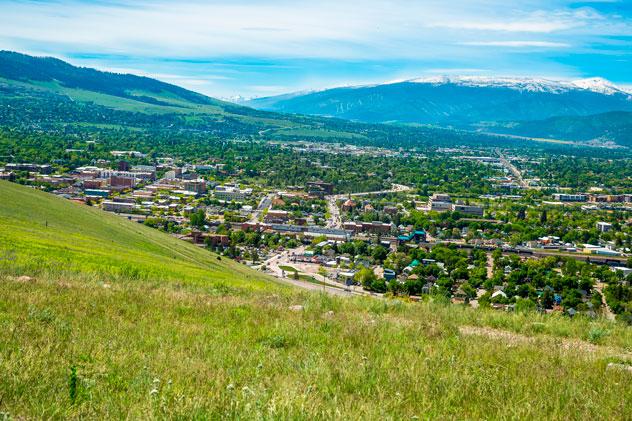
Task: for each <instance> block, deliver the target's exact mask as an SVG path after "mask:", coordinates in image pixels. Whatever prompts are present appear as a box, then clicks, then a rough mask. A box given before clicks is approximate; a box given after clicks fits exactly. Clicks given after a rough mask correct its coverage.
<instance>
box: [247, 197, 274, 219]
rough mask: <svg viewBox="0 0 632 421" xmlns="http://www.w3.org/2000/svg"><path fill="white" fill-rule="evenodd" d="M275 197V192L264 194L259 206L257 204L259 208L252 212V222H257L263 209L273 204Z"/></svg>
mask: <svg viewBox="0 0 632 421" xmlns="http://www.w3.org/2000/svg"><path fill="white" fill-rule="evenodd" d="M273 197H274V194H273V193H270V194H268V195H266V196H264V197H263V199H261V201H260V202H259V206H257V209H256V210H255V211H254V212H253V213H252V217H251V218H250V220H251V221H252V222H257V221H258V220H259V216H260V215H261V214H262V213H263V211H265V210H266V209H268V208H269V207H270V205H272V198H273Z"/></svg>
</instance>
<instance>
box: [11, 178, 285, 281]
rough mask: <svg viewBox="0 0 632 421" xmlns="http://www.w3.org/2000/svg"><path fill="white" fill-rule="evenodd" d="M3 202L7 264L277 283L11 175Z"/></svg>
mask: <svg viewBox="0 0 632 421" xmlns="http://www.w3.org/2000/svg"><path fill="white" fill-rule="evenodd" d="M0 203H1V204H2V205H0V220H2V224H0V243H2V245H3V246H2V249H3V250H2V251H3V252H4V253H5V255H4V256H3V259H2V261H0V265H1V266H0V267H2V268H3V269H6V270H10V271H12V272H15V273H18V272H19V273H29V274H32V275H34V276H37V275H39V274H44V275H46V276H53V275H54V276H74V275H76V274H80V275H85V274H94V276H95V278H96V279H100V280H102V281H104V282H108V281H112V280H116V279H119V278H120V279H138V280H147V279H152V280H155V281H156V280H157V281H159V280H165V281H176V282H184V281H188V282H194V283H204V284H205V285H213V284H217V285H225V286H228V287H246V286H247V287H248V288H255V289H257V288H263V287H266V288H274V287H275V285H274V284H273V285H270V284H269V281H268V282H266V281H264V280H263V278H264V277H263V276H262V275H260V274H259V273H258V272H254V271H250V270H246V269H245V268H244V267H243V266H241V265H237V264H236V263H234V262H232V261H230V260H228V259H224V260H218V259H217V256H216V255H214V254H212V253H209V252H208V251H206V250H202V249H200V248H198V247H196V246H194V245H192V244H189V243H187V242H184V241H181V240H178V239H176V238H174V237H171V236H169V235H166V234H164V233H162V232H160V231H157V230H155V229H151V228H149V227H146V226H144V225H141V224H137V223H132V222H130V221H127V220H125V219H123V218H120V217H118V216H115V215H113V214H109V213H106V212H103V211H101V210H100V209H97V208H92V207H89V206H85V205H79V204H76V203H73V202H70V201H68V200H65V199H62V198H58V197H56V196H53V195H50V194H46V193H43V192H40V191H37V190H34V189H30V188H26V187H23V186H19V185H17V184H12V183H8V182H5V181H0Z"/></svg>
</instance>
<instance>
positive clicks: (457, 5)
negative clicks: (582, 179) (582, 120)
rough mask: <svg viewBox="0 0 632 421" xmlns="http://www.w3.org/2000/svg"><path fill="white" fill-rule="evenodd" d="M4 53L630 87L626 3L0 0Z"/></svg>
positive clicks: (130, 63)
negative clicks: (587, 81) (591, 80)
mask: <svg viewBox="0 0 632 421" xmlns="http://www.w3.org/2000/svg"><path fill="white" fill-rule="evenodd" d="M0 11H1V13H0V49H8V50H15V51H20V52H25V53H31V54H37V55H52V56H56V57H59V58H62V59H66V60H68V61H70V62H71V63H73V64H78V65H84V66H91V67H97V68H99V69H104V70H112V71H119V72H131V73H137V74H144V75H149V76H153V77H157V78H159V79H161V80H165V81H167V82H171V83H175V84H178V85H181V86H184V87H187V88H190V89H193V90H196V91H200V92H203V93H206V94H209V95H214V96H221V97H228V96H233V95H244V96H265V95H272V94H278V93H283V92H289V91H296V90H309V89H321V88H326V87H333V86H340V85H355V84H367V83H379V82H385V81H391V80H397V79H408V78H415V77H424V76H429V75H438V74H440V75H443V74H447V75H453V74H465V75H485V76H494V75H498V76H534V77H547V78H553V79H575V78H583V77H593V76H600V77H604V78H606V79H609V80H611V81H613V82H615V83H617V84H620V85H624V86H627V87H632V1H630V0H620V1H617V0H602V1H592V2H577V1H564V0H548V1H544V0H524V1H511V0H502V1H501V0H456V1H449V0H443V1H439V0H428V1H423V0H418V1H413V0H361V1H360V0H347V1H345V0H336V1H333V0H312V1H302V0H293V1H292V0H269V1H256V0H232V1H215V0H208V1H177V2H176V1H164V0H162V1H161V0H136V1H129V0H116V1H79V0H72V1H69V0H50V1H47V0H39V1H38V0H32V1H15V0H0Z"/></svg>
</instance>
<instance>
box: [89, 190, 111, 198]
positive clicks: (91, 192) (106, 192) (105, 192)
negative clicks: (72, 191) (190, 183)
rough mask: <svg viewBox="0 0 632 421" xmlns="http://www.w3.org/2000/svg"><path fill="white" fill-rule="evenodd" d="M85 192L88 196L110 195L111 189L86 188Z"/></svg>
mask: <svg viewBox="0 0 632 421" xmlns="http://www.w3.org/2000/svg"><path fill="white" fill-rule="evenodd" d="M83 193H84V194H85V195H86V197H109V196H110V191H109V190H101V189H85V190H84V191H83Z"/></svg>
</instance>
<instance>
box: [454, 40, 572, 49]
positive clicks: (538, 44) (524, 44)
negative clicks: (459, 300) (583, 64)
mask: <svg viewBox="0 0 632 421" xmlns="http://www.w3.org/2000/svg"><path fill="white" fill-rule="evenodd" d="M461 45H470V46H477V47H509V48H529V47H535V48H566V47H570V46H571V45H570V44H567V43H563V42H550V41H468V42H463V43H461Z"/></svg>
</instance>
